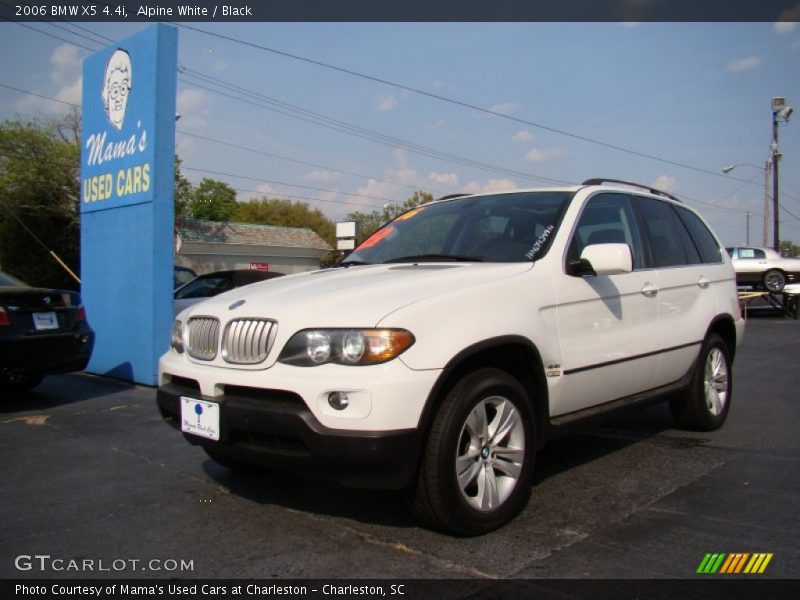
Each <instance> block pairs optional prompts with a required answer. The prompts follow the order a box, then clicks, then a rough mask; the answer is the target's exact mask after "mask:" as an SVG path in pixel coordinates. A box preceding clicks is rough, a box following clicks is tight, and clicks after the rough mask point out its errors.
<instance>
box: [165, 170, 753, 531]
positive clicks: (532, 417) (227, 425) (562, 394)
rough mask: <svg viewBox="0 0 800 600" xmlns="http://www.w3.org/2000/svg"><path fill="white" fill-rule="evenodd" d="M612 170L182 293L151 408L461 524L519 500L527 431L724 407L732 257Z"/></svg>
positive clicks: (475, 201)
mask: <svg viewBox="0 0 800 600" xmlns="http://www.w3.org/2000/svg"><path fill="white" fill-rule="evenodd" d="M607 183H608V180H605V181H602V180H590V181H587V182H585V183H584V185H581V186H575V187H565V188H551V189H543V190H530V191H514V192H508V193H495V194H483V195H472V196H461V197H451V198H447V199H443V200H440V201H437V202H431V203H430V204H426V205H423V206H421V207H418V208H415V209H413V210H411V211H409V212H407V213H405V214H403V215H401V216H399V217H398V218H396V219H394V220H393V221H392V222H390V223H388V224H387V225H385V226H384V227H383V228H381V229H380V230H378V231H377V232H376V233H375V234H373V235H372V236H371V237H369V238H368V239H367V240H366V241H364V242H363V243H362V244H361V245H360V246H358V247H357V248H356V249H355V250H354V251H353V252H352V253H350V254H349V255H348V256H347V257H346V259H345V260H344V262H342V263H341V265H340V266H339V267H338V268H333V269H328V270H324V271H316V272H312V273H303V274H297V275H291V276H287V277H282V278H280V279H277V280H275V281H270V282H268V283H263V284H254V285H252V286H249V287H247V288H244V289H242V290H233V291H231V292H227V293H224V294H222V295H220V296H216V297H215V298H212V299H209V300H208V301H206V302H204V303H203V304H201V305H198V306H195V307H192V308H190V309H189V310H188V311H187V312H185V313H183V314H182V315H181V319H179V320H176V321H175V323H174V326H173V331H172V347H171V349H170V350H169V351H168V352H167V353H166V354H164V356H163V357H162V358H161V360H160V363H159V382H160V387H159V390H158V394H157V402H158V406H159V409H160V411H161V413H162V416H163V417H164V419H165V420H166V421H167V422H168V423H169V424H171V425H172V426H173V427H175V428H177V429H178V430H180V431H182V432H183V433H184V435H185V437H186V438H187V440H188V441H190V442H191V443H193V444H199V445H201V446H202V447H203V448H204V449H205V450H206V452H207V453H208V454H209V455H210V456H211V458H212V459H214V460H215V461H217V462H219V463H221V464H223V465H226V466H230V467H233V468H235V467H237V466H238V465H241V464H244V463H255V464H258V465H264V466H268V467H271V468H277V469H284V470H293V471H305V472H315V473H319V474H321V475H322V476H325V477H330V478H334V479H336V480H338V481H340V482H342V483H343V484H346V485H352V486H363V487H374V488H396V489H404V490H405V494H406V498H407V499H408V500H409V503H410V505H411V508H412V509H413V511H414V512H415V514H416V515H417V516H418V517H419V518H420V519H422V520H423V521H424V522H426V523H428V524H429V525H431V526H433V527H436V528H439V529H443V530H445V531H449V532H453V533H457V534H466V535H474V534H480V533H484V532H487V531H490V530H492V529H496V528H497V527H500V526H501V525H503V524H504V523H506V522H507V521H509V520H510V519H512V518H513V517H514V516H515V515H516V514H517V513H519V512H520V511H521V510H522V509H523V508H524V506H525V505H526V503H527V500H528V497H529V495H530V493H531V485H532V484H531V482H532V476H533V463H534V456H535V453H536V451H537V450H538V449H539V448H541V447H542V445H543V444H544V443H545V442H546V441H547V440H548V439H550V438H552V437H553V436H555V435H557V434H559V433H560V432H563V431H567V430H569V429H570V428H572V427H574V426H576V425H582V424H585V423H586V422H588V421H590V420H593V419H595V418H596V417H601V416H606V415H608V414H610V413H611V412H613V411H615V410H617V409H622V408H628V407H631V406H634V405H640V404H641V403H643V402H651V401H657V400H669V402H670V406H671V409H672V413H673V415H674V416H675V418H676V419H677V421H678V423H679V424H681V425H682V426H684V427H689V428H693V429H700V430H706V431H707V430H713V429H716V428H718V427H720V426H721V425H722V424H723V422H724V421H725V418H726V415H727V414H728V411H729V408H730V405H731V392H732V362H733V358H734V355H735V352H736V348H737V345H738V343H739V342H740V340H741V337H742V333H743V327H744V325H743V320H742V318H741V316H740V312H739V305H738V299H737V294H736V285H735V281H734V271H733V267H732V265H731V261H730V258H729V257H728V255H727V254H726V253H725V252H723V251H722V249H721V246H720V243H719V242H718V241H717V239H716V238H715V237H714V235H713V234H712V233H711V231H710V230H709V228H708V226H707V225H706V224H705V223H704V221H703V220H702V219H701V218H700V217H699V216H698V215H697V214H696V213H695V212H694V211H693V210H691V209H689V208H688V207H686V206H685V205H683V204H682V203H681V202H679V201H677V200H676V199H674V198H672V197H671V196H669V195H668V194H665V193H663V192H658V191H657V190H651V189H649V188H641V187H632V186H631V184H626V185H623V184H622V182H616V184H615V185H607Z"/></svg>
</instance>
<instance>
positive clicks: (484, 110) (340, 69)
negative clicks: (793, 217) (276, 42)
mask: <svg viewBox="0 0 800 600" xmlns="http://www.w3.org/2000/svg"><path fill="white" fill-rule="evenodd" d="M174 25H177V26H178V27H182V28H184V29H189V30H191V31H196V32H198V33H202V34H205V35H209V36H212V37H216V38H219V39H223V40H227V41H229V42H233V43H236V44H241V45H243V46H248V47H250V48H255V49H257V50H263V51H265V52H271V53H273V54H276V55H278V56H283V57H286V58H291V59H293V60H297V61H302V62H305V63H308V64H312V65H315V66H318V67H322V68H325V69H330V70H332V71H337V72H340V73H345V74H347V75H351V76H353V77H359V78H361V79H366V80H368V81H373V82H375V83H380V84H382V85H388V86H391V87H394V88H397V89H400V90H404V91H407V92H413V93H415V94H419V95H422V96H426V97H428V98H433V99H435V100H440V101H442V102H447V103H449V104H453V105H456V106H460V107H462V108H468V109H470V110H475V111H478V112H481V113H484V114H488V115H492V116H495V117H500V118H502V119H506V120H509V121H514V122H516V123H521V124H524V125H529V126H531V127H535V128H537V129H542V130H544V131H549V132H551V133H556V134H558V135H563V136H566V137H570V138H573V139H576V140H580V141H583V142H587V143H590V144H595V145H598V146H602V147H605V148H609V149H612V150H617V151H619V152H624V153H626V154H630V155H633V156H638V157H640V158H646V159H650V160H655V161H658V162H661V163H665V164H668V165H672V166H675V167H681V168H683V169H689V170H692V171H696V172H699V173H705V174H707V175H713V176H715V177H726V178H730V177H728V176H725V175H722V174H721V173H717V172H716V171H710V170H707V169H703V168H700V167H695V166H693V165H688V164H685V163H681V162H678V161H674V160H671V159H667V158H662V157H659V156H655V155H653V154H647V153H645V152H640V151H638V150H632V149H630V148H625V147H623V146H618V145H616V144H610V143H608V142H603V141H600V140H596V139H593V138H590V137H587V136H583V135H578V134H575V133H571V132H568V131H564V130H562V129H557V128H555V127H550V126H548V125H543V124H541V123H536V122H534V121H528V120H527V119H521V118H519V117H514V116H512V115H507V114H504V113H501V112H497V111H493V110H490V109H488V108H483V107H481V106H477V105H475V104H470V103H469V102H465V101H462V100H457V99H455V98H449V97H447V96H442V95H440V94H434V93H433V92H428V91H425V90H421V89H419V88H415V87H411V86H408V85H404V84H401V83H397V82H394V81H390V80H388V79H383V78H380V77H376V76H374V75H367V74H365V73H360V72H358V71H354V70H352V69H347V68H344V67H339V66H336V65H331V64H329V63H325V62H322V61H319V60H314V59H310V58H306V57H303V56H298V55H296V54H291V53H289V52H285V51H282V50H276V49H275V48H269V47H268V46H263V45H261V44H256V43H254V42H248V41H245V40H239V39H236V38H233V37H230V36H227V35H223V34H220V33H214V32H211V31H206V30H204V29H200V28H199V27H193V26H191V25H186V24H184V23H174ZM733 179H735V178H733Z"/></svg>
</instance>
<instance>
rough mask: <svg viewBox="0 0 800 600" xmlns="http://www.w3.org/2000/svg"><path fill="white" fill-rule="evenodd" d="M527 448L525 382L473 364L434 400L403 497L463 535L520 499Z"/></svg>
mask: <svg viewBox="0 0 800 600" xmlns="http://www.w3.org/2000/svg"><path fill="white" fill-rule="evenodd" d="M535 449H536V438H535V428H534V421H533V410H532V408H531V405H530V402H529V400H528V396H527V394H526V393H525V390H524V389H523V388H522V386H521V385H520V383H519V382H518V381H517V380H516V379H515V378H514V377H512V376H511V375H509V374H508V373H506V372H505V371H501V370H499V369H493V368H484V369H480V370H478V371H475V372H473V373H471V374H469V375H467V376H465V377H464V378H463V379H461V380H460V381H459V382H458V383H457V384H456V385H455V386H453V388H452V389H451V390H450V391H449V392H448V394H447V396H446V397H445V398H444V400H443V401H442V403H441V405H440V406H439V408H438V410H437V412H436V415H435V417H434V420H433V424H432V425H431V430H430V433H429V435H428V439H427V442H426V445H425V450H424V454H423V458H422V464H421V466H420V470H419V473H418V476H417V479H416V482H415V483H414V484H413V485H412V486H411V488H409V489H408V490H407V491H406V495H407V500H408V502H409V504H410V505H411V509H412V511H413V512H414V514H415V515H416V516H417V518H419V519H420V520H421V521H423V522H424V523H426V524H427V525H429V526H431V527H433V528H435V529H440V530H443V531H446V532H449V533H453V534H457V535H466V536H469V535H480V534H483V533H487V532H489V531H492V530H495V529H498V528H499V527H501V526H503V525H505V524H506V523H508V522H509V521H510V520H511V519H513V518H514V517H516V516H517V514H519V513H520V511H522V509H523V508H524V507H525V505H526V504H527V502H528V499H529V497H530V493H531V481H532V479H533V462H534V454H535Z"/></svg>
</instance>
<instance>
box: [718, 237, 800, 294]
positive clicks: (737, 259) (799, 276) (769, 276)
mask: <svg viewBox="0 0 800 600" xmlns="http://www.w3.org/2000/svg"><path fill="white" fill-rule="evenodd" d="M726 250H727V251H728V254H729V255H730V257H731V259H732V260H733V268H734V270H735V271H736V281H737V282H738V284H739V285H750V286H754V287H758V288H761V289H765V290H767V291H768V292H780V291H783V288H785V287H786V286H787V285H788V284H792V283H796V282H800V258H783V257H782V256H781V255H780V254H779V253H778V252H776V251H775V250H773V249H772V248H753V247H749V246H748V247H744V246H736V247H733V248H726Z"/></svg>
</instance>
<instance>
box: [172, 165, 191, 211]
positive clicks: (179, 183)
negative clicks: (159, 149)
mask: <svg viewBox="0 0 800 600" xmlns="http://www.w3.org/2000/svg"><path fill="white" fill-rule="evenodd" d="M182 164H183V161H182V160H181V157H180V156H178V155H177V154H176V155H175V191H174V193H173V201H174V203H175V220H176V221H177V220H178V219H184V218H186V217H188V216H189V203H190V202H191V200H192V184H191V183H189V180H188V179H186V177H184V176H183V174H182V173H181V165H182Z"/></svg>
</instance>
